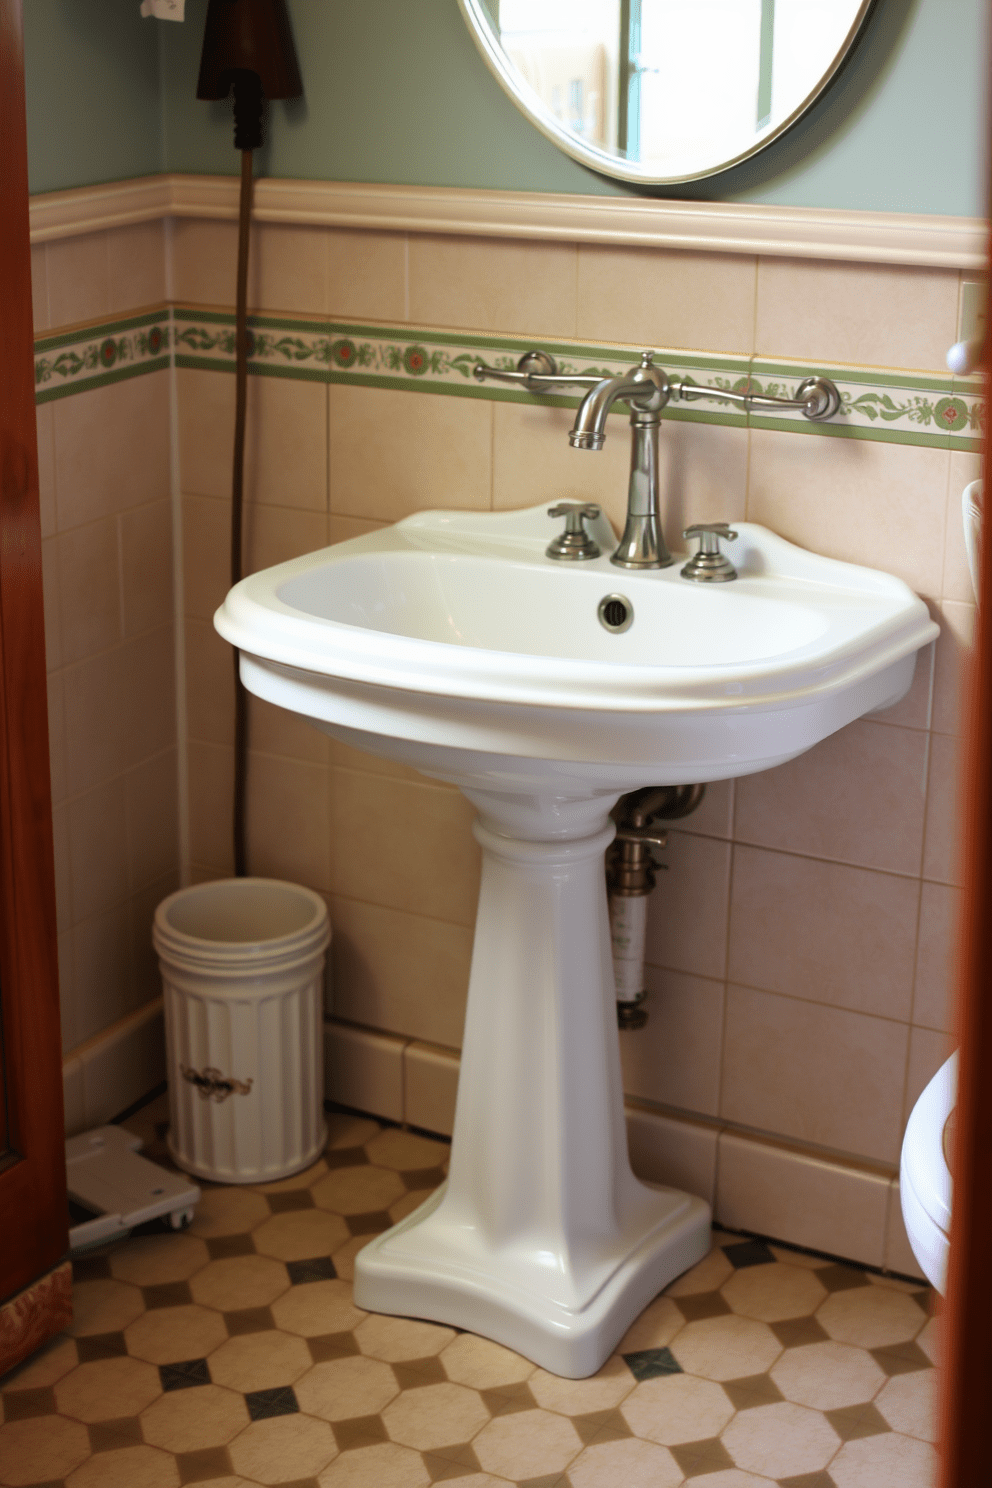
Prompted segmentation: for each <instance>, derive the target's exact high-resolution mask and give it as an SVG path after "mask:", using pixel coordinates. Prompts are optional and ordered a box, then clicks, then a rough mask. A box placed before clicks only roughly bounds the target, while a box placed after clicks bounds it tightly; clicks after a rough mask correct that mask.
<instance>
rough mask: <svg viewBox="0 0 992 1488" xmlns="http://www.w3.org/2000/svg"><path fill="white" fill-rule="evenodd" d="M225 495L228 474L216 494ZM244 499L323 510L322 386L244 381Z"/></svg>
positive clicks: (324, 405) (278, 379)
mask: <svg viewBox="0 0 992 1488" xmlns="http://www.w3.org/2000/svg"><path fill="white" fill-rule="evenodd" d="M228 464H229V465H230V451H228ZM230 489H231V475H230V470H228V475H227V484H226V486H225V487H224V489H223V492H222V493H219V494H224V495H226V494H227V493H228V492H229V491H230ZM245 494H246V498H247V500H248V501H251V502H264V503H266V504H267V505H268V506H288V507H303V508H305V509H306V510H308V511H318V512H325V511H326V510H327V388H326V387H325V385H324V384H323V383H322V382H297V381H296V380H295V379H293V378H289V377H251V378H249V379H248V423H247V429H246V433H245Z"/></svg>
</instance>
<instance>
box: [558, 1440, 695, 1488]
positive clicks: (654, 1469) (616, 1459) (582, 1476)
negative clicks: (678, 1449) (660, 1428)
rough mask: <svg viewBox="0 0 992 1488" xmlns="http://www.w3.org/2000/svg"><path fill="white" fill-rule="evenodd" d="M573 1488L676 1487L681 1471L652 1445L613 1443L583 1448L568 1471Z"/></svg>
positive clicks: (667, 1453)
mask: <svg viewBox="0 0 992 1488" xmlns="http://www.w3.org/2000/svg"><path fill="white" fill-rule="evenodd" d="M568 1481H569V1482H570V1483H571V1485H572V1488H676V1485H677V1484H679V1483H681V1482H682V1481H683V1477H682V1469H681V1468H680V1467H679V1465H678V1463H677V1462H676V1461H675V1458H674V1457H673V1456H672V1454H671V1452H669V1451H668V1450H667V1448H665V1447H659V1446H656V1445H655V1444H654V1443H653V1442H646V1441H637V1440H636V1439H631V1440H630V1441H613V1442H603V1443H601V1444H600V1445H599V1446H591V1447H586V1449H585V1451H584V1452H582V1453H581V1454H580V1455H579V1456H578V1457H576V1459H575V1461H574V1462H572V1463H571V1464H570V1466H569V1469H568Z"/></svg>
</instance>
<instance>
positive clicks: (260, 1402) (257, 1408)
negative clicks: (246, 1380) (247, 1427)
mask: <svg viewBox="0 0 992 1488" xmlns="http://www.w3.org/2000/svg"><path fill="white" fill-rule="evenodd" d="M245 1405H246V1406H247V1407H248V1414H249V1415H250V1416H251V1418H252V1420H253V1421H267V1420H269V1418H270V1417H271V1416H295V1415H296V1413H297V1412H298V1411H299V1408H300V1407H299V1402H298V1401H297V1399H296V1391H295V1390H294V1389H293V1387H292V1385H276V1386H274V1388H273V1389H271V1390H248V1391H246V1393H245Z"/></svg>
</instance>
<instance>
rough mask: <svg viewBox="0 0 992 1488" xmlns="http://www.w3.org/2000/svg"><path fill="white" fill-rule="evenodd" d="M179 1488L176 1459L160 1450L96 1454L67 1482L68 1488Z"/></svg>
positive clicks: (132, 1450)
mask: <svg viewBox="0 0 992 1488" xmlns="http://www.w3.org/2000/svg"><path fill="white" fill-rule="evenodd" d="M139 1484H140V1488H178V1484H179V1469H178V1468H177V1466H176V1459H175V1458H174V1457H173V1456H172V1455H171V1453H169V1452H162V1451H160V1450H159V1449H158V1447H118V1448H117V1449H116V1450H114V1451H112V1452H97V1453H95V1454H94V1456H92V1457H90V1458H89V1460H88V1461H87V1462H84V1463H83V1465H82V1467H77V1468H76V1471H75V1472H73V1473H70V1474H69V1476H68V1477H67V1478H66V1488H138V1485H139Z"/></svg>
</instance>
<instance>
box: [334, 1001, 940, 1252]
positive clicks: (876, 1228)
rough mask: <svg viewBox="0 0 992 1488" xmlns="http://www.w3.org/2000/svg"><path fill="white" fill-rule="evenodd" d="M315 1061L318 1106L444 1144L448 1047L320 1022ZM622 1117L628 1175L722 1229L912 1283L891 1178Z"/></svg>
mask: <svg viewBox="0 0 992 1488" xmlns="http://www.w3.org/2000/svg"><path fill="white" fill-rule="evenodd" d="M324 1052H325V1070H326V1087H325V1088H326V1093H327V1095H328V1097H329V1098H330V1099H332V1100H337V1101H340V1103H341V1104H342V1105H346V1106H351V1107H353V1108H354V1109H355V1110H359V1111H365V1112H367V1113H368V1114H369V1115H371V1116H384V1117H386V1118H387V1119H388V1120H391V1121H397V1120H401V1121H404V1122H405V1123H407V1124H408V1125H410V1126H415V1127H418V1128H420V1129H421V1130H423V1131H427V1132H432V1133H435V1134H437V1135H439V1136H444V1137H450V1135H451V1132H452V1130H453V1127H454V1115H455V1094H456V1091H457V1087H458V1068H459V1053H458V1050H457V1049H445V1048H440V1047H439V1046H437V1045H434V1044H427V1043H422V1042H421V1041H419V1040H417V1039H408V1038H403V1037H402V1036H399V1035H396V1034H388V1033H381V1032H379V1031H377V1030H372V1029H365V1028H358V1027H355V1026H354V1025H352V1024H349V1023H344V1022H341V1021H340V1020H337V1019H330V1020H328V1021H327V1022H325V1024H324ZM387 1071H388V1073H384V1072H387ZM398 1091H402V1104H401V1106H400V1107H399V1108H397V1104H396V1098H397V1092H398ZM397 1109H399V1114H397ZM626 1116H627V1142H628V1146H629V1150H630V1160H631V1165H632V1166H633V1168H634V1171H635V1172H636V1173H637V1175H638V1177H640V1178H643V1179H644V1180H645V1181H646V1182H649V1183H660V1184H664V1185H667V1186H670V1187H673V1188H681V1189H685V1190H686V1191H688V1192H689V1193H694V1194H698V1195H699V1197H700V1198H703V1199H705V1200H706V1201H707V1203H709V1204H710V1205H711V1206H712V1208H713V1214H714V1218H715V1219H716V1221H717V1222H718V1223H720V1224H724V1225H726V1226H727V1228H728V1229H734V1230H746V1231H750V1232H751V1233H754V1234H758V1235H764V1236H767V1237H769V1238H771V1239H774V1240H779V1241H781V1242H782V1243H783V1244H786V1245H794V1246H798V1247H800V1248H801V1249H804V1250H812V1251H817V1252H821V1253H823V1254H825V1255H832V1256H839V1257H841V1258H843V1259H846V1260H850V1261H858V1262H861V1263H862V1264H863V1265H866V1266H872V1267H875V1268H877V1269H879V1270H888V1271H894V1272H896V1273H897V1274H899V1275H905V1276H921V1275H922V1273H921V1272H920V1269H919V1266H918V1264H917V1262H916V1260H915V1258H914V1256H913V1253H912V1251H911V1249H910V1247H909V1242H908V1241H907V1239H906V1233H905V1230H904V1228H903V1224H902V1211H901V1207H900V1203H899V1180H898V1178H897V1177H893V1176H892V1174H891V1172H888V1171H884V1170H881V1169H879V1168H878V1167H877V1166H874V1165H870V1164H868V1163H864V1164H859V1163H858V1162H857V1161H856V1160H851V1161H847V1162H842V1161H839V1160H832V1159H830V1158H828V1157H825V1156H823V1155H822V1154H818V1153H814V1152H810V1151H806V1150H804V1149H802V1148H800V1147H798V1146H794V1145H792V1144H790V1143H785V1142H778V1141H775V1140H774V1139H769V1138H763V1137H759V1136H755V1135H753V1134H750V1133H747V1132H740V1131H735V1130H734V1129H732V1128H731V1127H728V1126H726V1125H725V1124H723V1123H721V1122H719V1121H712V1120H706V1119H704V1118H700V1117H693V1116H690V1115H687V1114H684V1113H679V1112H673V1111H667V1110H665V1111H662V1110H659V1109H657V1108H655V1107H652V1106H649V1105H648V1104H646V1103H645V1102H643V1101H639V1100H628V1101H627V1103H626Z"/></svg>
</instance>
